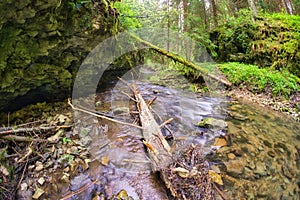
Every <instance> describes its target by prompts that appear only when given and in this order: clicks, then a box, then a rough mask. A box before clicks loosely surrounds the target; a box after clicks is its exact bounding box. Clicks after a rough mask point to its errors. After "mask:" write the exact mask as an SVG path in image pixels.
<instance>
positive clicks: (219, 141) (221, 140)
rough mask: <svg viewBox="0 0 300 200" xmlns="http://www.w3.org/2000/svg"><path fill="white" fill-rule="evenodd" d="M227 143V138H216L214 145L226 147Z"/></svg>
mask: <svg viewBox="0 0 300 200" xmlns="http://www.w3.org/2000/svg"><path fill="white" fill-rule="evenodd" d="M226 145H227V141H226V139H225V138H216V139H215V143H214V145H213V146H219V147H224V146H226Z"/></svg>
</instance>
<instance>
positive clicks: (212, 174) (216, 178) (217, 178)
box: [208, 170, 223, 185]
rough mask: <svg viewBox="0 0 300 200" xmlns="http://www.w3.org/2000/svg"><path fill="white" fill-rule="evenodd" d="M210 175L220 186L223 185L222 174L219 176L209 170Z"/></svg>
mask: <svg viewBox="0 0 300 200" xmlns="http://www.w3.org/2000/svg"><path fill="white" fill-rule="evenodd" d="M208 175H209V176H210V177H211V179H212V180H213V182H215V183H218V184H219V185H223V181H222V177H221V175H220V174H218V173H216V172H214V171H212V170H209V171H208Z"/></svg>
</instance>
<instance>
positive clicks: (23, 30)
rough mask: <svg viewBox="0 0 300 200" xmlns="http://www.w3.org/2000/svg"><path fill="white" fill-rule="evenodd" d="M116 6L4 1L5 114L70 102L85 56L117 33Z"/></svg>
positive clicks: (103, 0) (1, 100)
mask: <svg viewBox="0 0 300 200" xmlns="http://www.w3.org/2000/svg"><path fill="white" fill-rule="evenodd" d="M113 1H114V0H94V1H92V0H90V1H77V0H74V1H72V0H71V1H66V0H16V1H12V0H3V1H1V2H0V10H1V13H0V45H1V51H0V77H1V78H0V111H1V110H5V111H9V110H12V109H17V108H19V107H21V106H23V105H26V104H29V103H34V102H36V101H39V100H49V99H51V100H52V99H63V98H66V97H67V96H68V95H69V94H70V92H71V86H72V82H73V79H74V77H75V75H76V71H77V69H78V67H79V66H80V64H81V61H82V60H83V59H84V57H85V56H86V55H87V54H88V52H89V51H91V50H92V49H93V48H94V47H95V46H96V45H97V44H98V43H99V42H100V41H102V40H103V39H105V38H107V37H109V36H110V35H112V34H113V33H115V32H116V24H117V15H118V13H117V12H116V10H115V9H114V8H113V7H112V6H111V3H112V2H113Z"/></svg>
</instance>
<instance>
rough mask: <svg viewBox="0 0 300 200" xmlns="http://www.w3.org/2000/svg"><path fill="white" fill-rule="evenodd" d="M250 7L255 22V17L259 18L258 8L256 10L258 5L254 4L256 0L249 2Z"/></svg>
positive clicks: (249, 0)
mask: <svg viewBox="0 0 300 200" xmlns="http://www.w3.org/2000/svg"><path fill="white" fill-rule="evenodd" d="M248 5H249V7H250V10H251V12H252V16H253V20H254V19H255V17H256V16H257V8H256V5H255V3H254V0H248Z"/></svg>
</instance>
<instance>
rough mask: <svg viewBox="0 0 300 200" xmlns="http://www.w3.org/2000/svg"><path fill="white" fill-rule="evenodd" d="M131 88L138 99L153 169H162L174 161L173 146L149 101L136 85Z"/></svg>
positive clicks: (145, 142)
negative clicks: (148, 103) (155, 116)
mask: <svg viewBox="0 0 300 200" xmlns="http://www.w3.org/2000/svg"><path fill="white" fill-rule="evenodd" d="M131 89H132V91H133V93H134V97H135V100H136V101H137V107H138V111H139V116H140V122H141V125H142V127H143V130H142V131H143V137H144V141H143V143H144V144H145V146H147V149H148V153H149V158H150V160H151V163H152V170H153V171H161V170H162V169H165V168H166V167H167V166H168V165H169V164H170V163H171V162H172V155H171V153H170V149H171V147H170V146H169V144H168V142H167V141H166V139H165V138H164V136H163V135H162V132H161V130H160V126H159V125H158V124H157V123H156V121H155V119H154V117H153V115H152V113H151V111H150V109H149V107H148V105H147V103H146V102H145V100H144V99H143V97H142V95H141V94H140V93H139V91H138V90H137V88H136V86H135V85H132V87H131Z"/></svg>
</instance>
